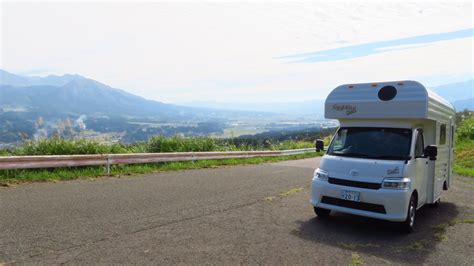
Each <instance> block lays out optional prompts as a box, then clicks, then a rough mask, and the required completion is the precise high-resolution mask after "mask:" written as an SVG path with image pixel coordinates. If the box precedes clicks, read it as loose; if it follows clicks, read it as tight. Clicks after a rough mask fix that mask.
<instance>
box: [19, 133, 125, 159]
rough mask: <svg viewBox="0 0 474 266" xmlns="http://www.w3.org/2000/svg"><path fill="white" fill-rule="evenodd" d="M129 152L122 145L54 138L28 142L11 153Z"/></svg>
mask: <svg viewBox="0 0 474 266" xmlns="http://www.w3.org/2000/svg"><path fill="white" fill-rule="evenodd" d="M127 152H128V150H127V149H126V147H124V146H123V145H121V144H104V143H100V142H97V141H94V140H86V139H79V140H69V139H62V138H59V137H54V138H50V139H41V140H36V141H27V142H25V143H23V145H21V146H19V147H18V148H17V149H14V150H13V151H11V152H10V153H11V154H12V155H72V154H106V153H127Z"/></svg>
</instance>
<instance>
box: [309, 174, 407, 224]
mask: <svg viewBox="0 0 474 266" xmlns="http://www.w3.org/2000/svg"><path fill="white" fill-rule="evenodd" d="M342 190H351V191H357V192H360V202H361V203H362V204H361V205H374V204H376V205H382V206H383V207H384V208H385V211H384V212H385V213H380V212H375V211H367V210H361V209H357V208H353V207H343V206H340V204H338V205H334V204H336V203H334V204H328V203H323V202H321V201H322V198H323V197H324V196H325V197H326V198H332V199H333V201H337V199H340V198H341V193H342ZM410 192H411V191H410V190H396V189H383V188H381V189H366V188H358V187H350V186H342V185H336V184H330V183H328V182H327V181H321V180H320V179H318V178H313V180H312V183H311V200H310V202H311V204H312V205H313V206H315V207H320V208H324V209H329V210H334V211H339V212H344V213H350V214H355V215H360V216H366V217H372V218H377V219H383V220H389V221H405V219H406V216H407V209H408V203H409V201H410V196H411V193H410ZM326 202H327V201H326ZM364 203H365V204H364ZM345 205H348V206H350V205H351V204H345Z"/></svg>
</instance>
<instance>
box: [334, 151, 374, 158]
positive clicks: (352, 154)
mask: <svg viewBox="0 0 474 266" xmlns="http://www.w3.org/2000/svg"><path fill="white" fill-rule="evenodd" d="M332 155H339V156H347V157H361V158H368V157H369V155H367V154H365V153H357V152H341V153H338V152H332Z"/></svg>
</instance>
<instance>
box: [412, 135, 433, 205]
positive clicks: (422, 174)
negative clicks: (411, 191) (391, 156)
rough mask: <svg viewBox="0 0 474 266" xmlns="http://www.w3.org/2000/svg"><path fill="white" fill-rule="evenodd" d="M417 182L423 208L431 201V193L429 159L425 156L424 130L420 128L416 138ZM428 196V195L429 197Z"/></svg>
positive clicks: (419, 199) (419, 203) (419, 202)
mask: <svg viewBox="0 0 474 266" xmlns="http://www.w3.org/2000/svg"><path fill="white" fill-rule="evenodd" d="M415 138H416V139H415V149H414V150H415V151H414V157H415V161H414V164H415V175H416V177H415V179H416V180H415V182H416V188H417V189H418V206H421V205H423V204H425V203H426V201H427V200H429V199H428V198H427V197H429V191H430V188H429V187H428V183H429V182H428V171H427V169H428V158H426V157H425V156H424V154H423V152H424V149H425V142H424V138H423V129H421V128H418V129H416V136H415ZM427 194H428V195H427Z"/></svg>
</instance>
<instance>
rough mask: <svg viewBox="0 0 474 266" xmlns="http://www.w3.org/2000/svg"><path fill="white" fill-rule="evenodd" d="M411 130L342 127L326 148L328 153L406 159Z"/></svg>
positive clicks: (408, 155)
mask: <svg viewBox="0 0 474 266" xmlns="http://www.w3.org/2000/svg"><path fill="white" fill-rule="evenodd" d="M411 140H412V130H411V129H406V128H379V127H342V128H340V129H339V130H338V131H337V132H336V135H335V136H334V139H333V141H332V142H331V145H330V146H329V148H328V154H329V155H335V156H345V157H357V158H369V159H382V160H408V159H409V158H410V147H411Z"/></svg>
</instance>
